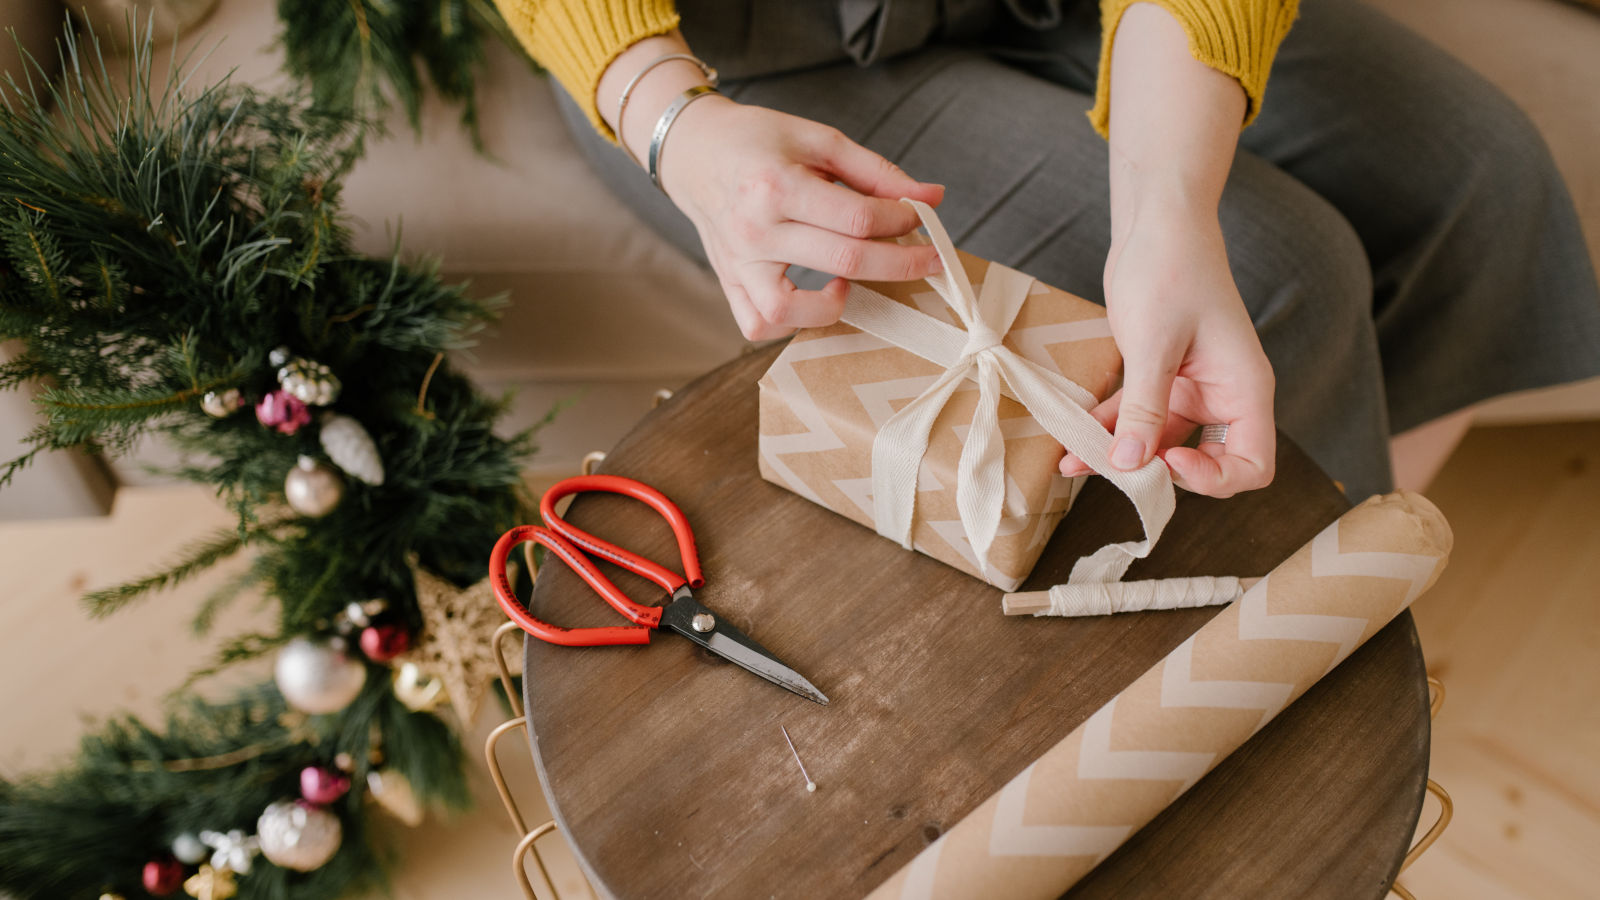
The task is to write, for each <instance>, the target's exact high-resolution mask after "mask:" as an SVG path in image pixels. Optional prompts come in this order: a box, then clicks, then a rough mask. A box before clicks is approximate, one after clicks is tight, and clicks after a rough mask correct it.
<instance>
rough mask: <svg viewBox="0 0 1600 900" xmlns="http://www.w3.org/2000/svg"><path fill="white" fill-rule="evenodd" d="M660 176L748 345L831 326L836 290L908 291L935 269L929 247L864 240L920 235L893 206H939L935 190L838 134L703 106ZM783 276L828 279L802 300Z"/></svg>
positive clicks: (686, 119) (669, 147)
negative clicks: (877, 286) (872, 284)
mask: <svg viewBox="0 0 1600 900" xmlns="http://www.w3.org/2000/svg"><path fill="white" fill-rule="evenodd" d="M660 175H661V185H662V187H663V188H664V189H665V190H666V192H667V195H668V196H669V197H671V198H672V201H673V202H674V203H676V204H677V205H678V208H679V209H681V210H683V212H684V213H685V214H686V215H688V217H689V219H690V221H692V222H693V223H694V226H695V228H696V230H698V231H699V233H700V240H701V242H702V243H703V244H704V246H705V251H706V256H707V258H708V259H709V260H710V262H711V267H712V268H713V269H714V270H715V271H716V273H717V279H718V280H719V281H720V282H721V284H722V290H723V292H724V293H725V294H727V297H728V305H729V306H730V307H731V308H732V310H733V317H734V319H735V321H737V322H738V324H739V330H740V331H741V332H743V333H744V336H745V337H746V338H748V339H750V340H753V341H754V340H764V339H768V338H775V337H782V336H783V335H786V334H788V333H790V332H791V331H793V330H795V329H796V328H811V327H816V326H821V325H831V324H833V323H834V322H837V321H838V320H839V316H840V314H841V313H842V312H843V310H844V301H845V295H846V293H847V292H848V290H849V286H848V284H847V283H846V281H845V279H863V280H867V281H909V280H913V279H918V278H925V277H927V276H928V275H931V274H933V273H935V272H937V271H939V269H940V263H939V257H938V255H937V253H936V252H935V251H934V249H933V248H932V247H931V246H915V247H902V246H900V245H898V244H895V243H891V242H887V241H881V240H874V239H875V238H894V237H900V236H901V235H904V234H907V233H909V232H910V231H912V230H913V229H915V228H916V227H917V226H918V224H919V222H918V219H917V214H916V212H915V211H913V210H912V209H911V207H909V206H908V205H906V204H904V203H901V202H899V201H900V198H901V197H911V198H914V199H917V200H921V201H923V202H925V203H927V204H929V205H930V206H937V205H938V203H939V201H940V200H942V199H943V197H944V188H943V187H941V186H939V185H935V184H926V183H923V182H919V181H916V180H915V179H913V178H911V177H910V176H909V175H907V174H906V173H904V172H902V171H901V170H900V169H899V168H898V167H897V166H895V165H894V164H893V163H891V162H889V161H888V160H887V159H884V158H883V157H882V156H879V155H878V154H876V153H874V152H872V151H871V150H868V149H866V148H865V147H862V146H861V145H859V144H857V143H855V142H854V141H852V140H850V139H849V138H848V137H846V136H845V135H844V134H843V133H841V132H840V131H839V130H838V129H835V128H831V127H829V126H826V125H820V124H818V123H816V122H812V121H810V120H808V119H802V118H799V117H797V116H791V115H788V114H786V113H781V112H777V111H774V110H770V109H765V108H762V107H759V106H746V105H743V104H740V103H736V102H734V101H733V100H730V99H728V98H726V97H722V96H714V97H707V98H705V99H702V100H700V101H698V102H696V103H694V104H692V105H690V106H689V107H687V108H685V109H684V111H683V113H682V114H681V115H680V116H679V117H678V121H677V122H676V123H675V124H674V125H673V126H672V130H671V131H670V132H669V134H668V136H667V139H666V142H665V144H664V145H663V148H662V158H661V170H660ZM835 182H842V184H841V183H835ZM791 264H792V265H799V266H803V267H805V268H808V269H816V270H817V271H820V272H826V273H828V274H831V275H834V276H836V277H835V278H834V279H833V280H832V281H830V282H828V284H827V285H826V286H824V287H823V288H822V290H820V291H806V290H800V289H799V288H797V287H795V285H794V282H792V281H790V280H789V278H788V276H787V275H786V274H785V271H786V270H787V269H788V267H789V266H790V265H791Z"/></svg>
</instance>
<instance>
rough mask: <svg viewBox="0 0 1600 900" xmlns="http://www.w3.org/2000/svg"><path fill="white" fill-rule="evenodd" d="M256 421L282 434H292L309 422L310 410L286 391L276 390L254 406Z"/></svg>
mask: <svg viewBox="0 0 1600 900" xmlns="http://www.w3.org/2000/svg"><path fill="white" fill-rule="evenodd" d="M256 421H257V422H260V423H261V424H263V425H265V426H267V427H268V428H276V429H278V431H280V432H282V433H283V434H294V433H295V432H296V431H299V430H300V426H302V425H306V424H309V423H310V422H311V410H309V409H306V405H305V404H304V403H301V402H300V401H299V400H298V399H296V398H295V396H294V395H293V394H290V393H289V392H288V391H284V390H276V391H273V392H272V393H270V394H268V395H266V396H265V397H262V398H261V402H260V403H257V404H256Z"/></svg>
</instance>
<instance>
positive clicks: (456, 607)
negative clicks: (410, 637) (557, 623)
mask: <svg viewBox="0 0 1600 900" xmlns="http://www.w3.org/2000/svg"><path fill="white" fill-rule="evenodd" d="M411 576H412V580H413V581H414V583H415V584H416V589H417V607H418V608H419V609H420V610H421V612H422V631H421V632H420V633H419V634H418V635H417V644H416V647H414V648H413V649H412V650H410V651H409V652H408V653H406V654H405V655H403V656H401V657H399V658H398V659H397V662H398V663H399V664H401V665H404V664H405V663H408V662H410V663H416V664H417V666H418V667H419V668H420V669H421V670H422V672H424V673H428V674H431V675H433V676H434V677H436V678H438V679H439V680H440V681H442V682H444V692H445V694H446V695H448V696H449V697H450V705H451V706H453V707H455V710H456V716H457V717H458V718H460V720H461V722H462V723H463V724H464V725H471V723H472V721H473V718H474V717H475V716H476V715H477V714H478V703H479V701H481V700H482V699H483V693H484V691H485V690H486V689H487V688H488V686H489V682H490V681H493V680H494V678H495V677H496V676H497V675H498V674H499V667H498V666H497V665H496V664H495V661H494V654H495V647H494V640H493V637H494V630H495V629H496V628H498V627H499V626H500V625H501V623H503V622H504V621H505V613H503V612H501V611H500V607H499V606H498V605H497V604H496V603H495V599H494V586H493V585H491V584H490V583H489V579H488V578H484V579H483V580H482V581H480V582H478V583H477V584H475V585H473V586H472V587H469V588H466V589H462V588H458V587H456V586H455V585H453V584H451V583H450V582H448V581H445V580H444V579H443V578H440V577H439V576H437V575H434V574H433V573H431V572H428V571H425V570H424V569H423V568H422V567H421V566H419V565H417V561H416V559H415V558H414V557H413V558H412V560H411Z"/></svg>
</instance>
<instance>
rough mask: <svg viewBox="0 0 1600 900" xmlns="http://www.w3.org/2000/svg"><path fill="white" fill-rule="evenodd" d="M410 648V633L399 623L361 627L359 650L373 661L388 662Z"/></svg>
mask: <svg viewBox="0 0 1600 900" xmlns="http://www.w3.org/2000/svg"><path fill="white" fill-rule="evenodd" d="M410 649H411V634H410V633H409V632H407V631H406V630H405V629H404V628H402V627H401V626H399V625H394V624H388V625H368V626H367V627H366V628H363V629H361V652H362V653H365V654H366V655H367V659H370V660H372V661H373V662H379V663H383V662H388V661H389V660H391V659H394V658H395V657H396V656H399V655H400V654H402V653H404V652H406V651H407V650H410Z"/></svg>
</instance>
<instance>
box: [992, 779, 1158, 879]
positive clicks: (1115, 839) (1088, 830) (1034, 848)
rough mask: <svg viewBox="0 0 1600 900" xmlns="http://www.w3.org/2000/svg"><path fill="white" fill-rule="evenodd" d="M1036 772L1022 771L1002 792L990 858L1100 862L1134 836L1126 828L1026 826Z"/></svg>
mask: <svg viewBox="0 0 1600 900" xmlns="http://www.w3.org/2000/svg"><path fill="white" fill-rule="evenodd" d="M1034 765H1038V763H1034ZM1033 768H1034V767H1033V766H1029V767H1027V768H1026V769H1023V770H1022V773H1021V774H1020V775H1018V776H1017V777H1015V778H1013V779H1011V782H1010V783H1009V784H1007V785H1006V786H1005V787H1004V788H1001V789H1000V795H999V800H998V803H997V805H996V806H995V809H994V826H993V830H992V831H990V832H989V855H990V856H1091V857H1094V860H1095V861H1096V862H1099V861H1100V860H1102V859H1105V858H1106V856H1108V855H1109V854H1110V853H1111V851H1113V850H1115V849H1117V847H1118V846H1120V845H1121V844H1122V842H1123V841H1125V840H1127V839H1128V835H1129V834H1132V833H1133V829H1132V828H1129V827H1127V826H1125V825H1026V824H1023V821H1022V814H1023V808H1024V807H1025V806H1027V803H1028V783H1029V782H1030V781H1032V780H1033Z"/></svg>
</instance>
